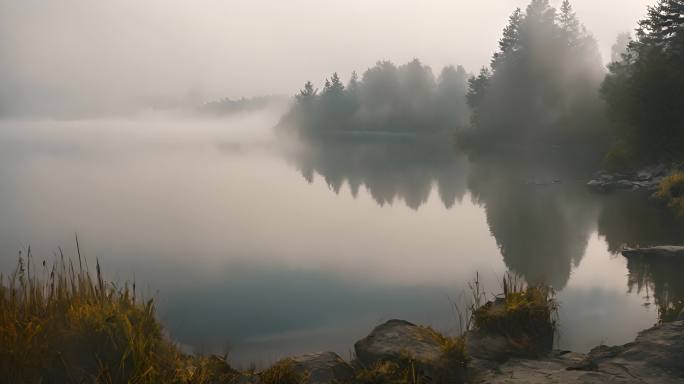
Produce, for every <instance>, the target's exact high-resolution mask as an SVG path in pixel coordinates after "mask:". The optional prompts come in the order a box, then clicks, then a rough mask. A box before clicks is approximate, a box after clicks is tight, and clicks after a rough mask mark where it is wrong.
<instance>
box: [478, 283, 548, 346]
mask: <svg viewBox="0 0 684 384" xmlns="http://www.w3.org/2000/svg"><path fill="white" fill-rule="evenodd" d="M502 288H503V295H501V296H499V297H497V298H496V299H495V300H494V301H489V302H487V303H485V304H484V305H482V306H480V307H479V308H476V309H475V310H474V312H473V314H472V315H473V320H472V321H473V325H474V327H475V328H476V329H478V330H480V331H484V332H487V333H493V334H499V335H503V336H505V337H506V338H508V340H509V341H511V342H512V343H513V344H514V345H516V346H517V347H518V349H520V350H521V351H523V352H525V353H528V354H535V352H536V351H541V350H545V349H548V348H547V347H548V346H549V344H552V343H553V336H554V334H555V330H556V323H557V320H556V319H557V316H558V303H557V302H556V299H555V292H554V291H553V289H552V288H551V287H549V286H547V285H544V284H534V285H528V284H526V283H525V282H524V281H523V280H522V279H520V278H518V277H516V276H513V275H510V274H508V275H506V276H504V278H503V284H502Z"/></svg>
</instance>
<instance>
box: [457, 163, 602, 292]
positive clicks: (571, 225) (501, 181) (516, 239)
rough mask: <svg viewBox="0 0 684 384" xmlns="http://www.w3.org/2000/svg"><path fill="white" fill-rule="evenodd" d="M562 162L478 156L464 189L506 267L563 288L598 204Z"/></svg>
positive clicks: (589, 229)
mask: <svg viewBox="0 0 684 384" xmlns="http://www.w3.org/2000/svg"><path fill="white" fill-rule="evenodd" d="M575 172H576V170H573V169H570V168H568V166H567V165H564V162H560V163H556V164H554V163H553V162H550V161H544V162H539V161H535V162H528V161H524V160H517V159H511V158H488V159H477V160H475V161H474V162H473V164H472V171H471V173H470V180H469V188H470V191H471V193H472V195H473V199H474V201H476V202H477V203H478V204H480V205H481V206H482V207H483V208H484V210H485V213H486V215H487V223H488V224H489V229H490V231H491V233H492V235H493V236H494V237H495V238H496V242H497V245H498V246H499V248H500V250H501V254H502V256H503V258H504V262H505V263H506V266H507V267H508V268H509V269H510V270H512V271H514V272H516V273H518V274H520V275H522V276H523V277H525V279H527V280H528V281H531V282H546V283H549V284H551V285H553V286H554V287H555V288H557V289H561V288H563V287H564V286H565V285H566V283H567V281H568V279H569V277H570V272H571V269H572V268H573V267H574V266H577V265H578V264H579V262H580V260H581V258H582V256H583V255H584V252H585V249H586V246H587V243H588V239H589V237H590V235H591V233H592V231H593V229H594V223H595V220H596V215H597V212H598V209H597V208H598V207H597V205H596V203H595V201H594V199H593V198H592V196H591V195H590V194H589V193H588V192H587V191H586V190H585V189H584V188H583V185H582V184H581V183H578V182H577V179H578V176H577V174H576V173H575Z"/></svg>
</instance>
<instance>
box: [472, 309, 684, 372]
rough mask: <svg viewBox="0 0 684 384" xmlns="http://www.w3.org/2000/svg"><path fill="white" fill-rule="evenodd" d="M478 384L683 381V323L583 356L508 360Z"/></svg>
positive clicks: (651, 331) (640, 335)
mask: <svg viewBox="0 0 684 384" xmlns="http://www.w3.org/2000/svg"><path fill="white" fill-rule="evenodd" d="M479 376H480V377H479V378H478V379H479V380H478V381H477V382H480V383H497V384H503V383H509V384H512V383H530V384H536V383H586V384H605V383H629V384H632V383H634V384H636V383H641V384H644V383H646V384H656V383H659V384H660V383H662V384H674V383H680V384H681V383H684V321H676V322H672V323H665V324H661V325H658V326H655V327H653V328H651V329H648V330H646V331H643V332H641V333H640V334H639V336H638V337H637V338H636V340H635V341H634V342H632V343H628V344H625V345H623V346H619V347H598V348H595V349H594V350H592V351H591V352H590V353H589V354H588V355H586V356H585V355H581V354H575V353H557V354H555V355H554V356H551V357H549V358H546V359H542V360H524V359H511V360H508V361H507V362H506V363H505V364H502V365H500V366H499V367H498V368H497V369H496V370H489V371H486V372H482V373H480V375H479Z"/></svg>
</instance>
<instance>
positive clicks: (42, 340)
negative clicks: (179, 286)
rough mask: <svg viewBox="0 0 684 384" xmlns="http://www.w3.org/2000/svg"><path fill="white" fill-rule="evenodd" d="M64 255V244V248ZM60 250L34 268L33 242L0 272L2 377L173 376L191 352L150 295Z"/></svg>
mask: <svg viewBox="0 0 684 384" xmlns="http://www.w3.org/2000/svg"><path fill="white" fill-rule="evenodd" d="M60 254H61V251H60ZM82 263H83V260H82V259H81V258H80V255H79V262H78V265H77V266H75V265H74V263H72V262H71V261H70V260H67V259H65V258H64V256H63V255H61V256H60V258H59V260H58V261H57V262H55V263H54V265H53V266H52V267H51V268H48V267H47V266H46V263H45V262H43V263H41V264H42V268H40V269H39V270H38V272H37V273H36V271H34V270H32V268H33V269H35V268H34V267H33V265H32V260H31V253H30V249H29V251H28V253H27V255H26V257H25V258H24V257H22V256H21V255H20V258H19V262H18V266H17V269H16V270H15V272H14V273H12V274H11V275H10V276H8V277H2V276H0V377H2V378H3V380H6V381H5V382H10V383H53V382H54V383H140V384H143V383H150V384H151V383H160V382H165V383H169V382H176V380H175V378H176V377H177V375H176V374H177V370H178V369H179V367H180V366H182V364H183V363H184V361H185V360H186V359H187V358H185V357H183V356H182V355H181V354H180V353H179V352H178V351H177V350H176V348H175V347H174V346H173V345H172V344H171V343H170V342H168V341H167V340H166V339H165V338H164V337H163V335H162V329H161V327H160V325H159V323H158V321H157V319H156V318H155V307H154V302H153V300H148V301H140V300H137V299H136V294H135V285H133V286H129V285H125V286H123V287H122V288H117V287H116V286H115V285H114V284H110V283H107V282H106V281H105V280H104V278H103V277H102V274H101V271H100V266H99V263H98V264H97V265H96V277H95V278H93V277H91V274H90V273H88V270H87V267H86V266H85V265H83V264H82Z"/></svg>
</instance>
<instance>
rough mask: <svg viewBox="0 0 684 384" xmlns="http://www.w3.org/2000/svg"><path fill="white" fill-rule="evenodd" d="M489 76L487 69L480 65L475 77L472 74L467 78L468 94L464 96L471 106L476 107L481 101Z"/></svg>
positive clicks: (490, 74)
mask: <svg viewBox="0 0 684 384" xmlns="http://www.w3.org/2000/svg"><path fill="white" fill-rule="evenodd" d="M491 76H492V73H491V72H490V71H489V69H487V67H482V69H480V73H479V74H478V75H477V77H474V76H473V77H471V78H470V79H468V95H467V96H466V97H467V99H468V105H470V107H471V108H473V109H477V107H479V106H480V104H481V103H482V99H483V98H484V95H485V92H486V91H487V86H488V85H489V81H490V78H491Z"/></svg>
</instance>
